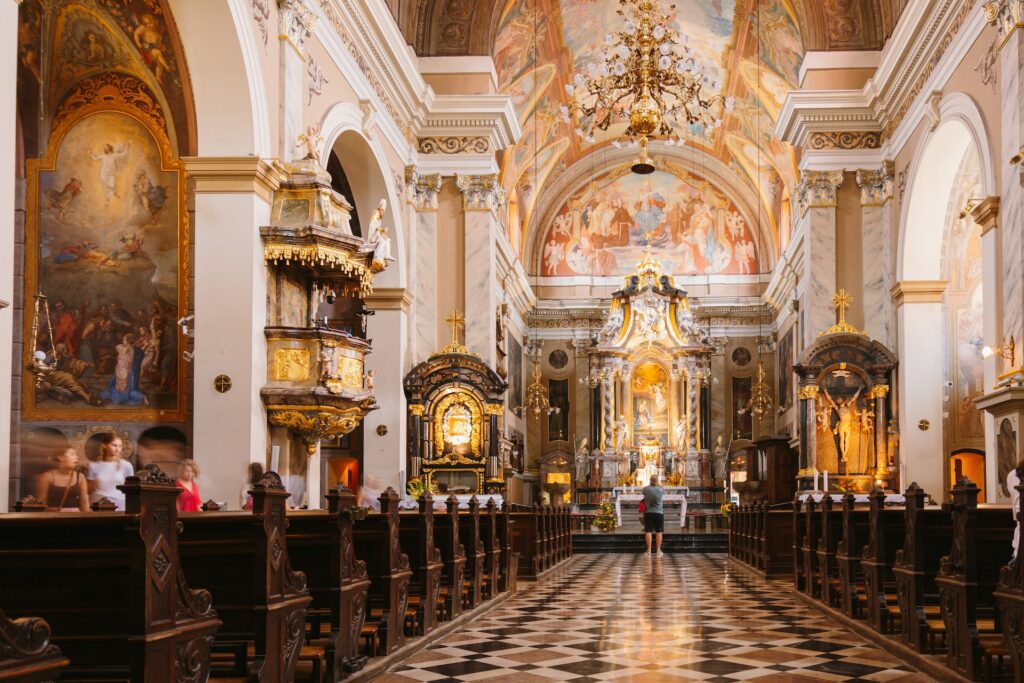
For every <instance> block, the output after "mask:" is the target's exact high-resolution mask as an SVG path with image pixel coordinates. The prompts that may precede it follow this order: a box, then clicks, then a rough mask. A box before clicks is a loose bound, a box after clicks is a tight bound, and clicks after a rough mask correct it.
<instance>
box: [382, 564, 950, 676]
mask: <svg viewBox="0 0 1024 683" xmlns="http://www.w3.org/2000/svg"><path fill="white" fill-rule="evenodd" d="M377 680H378V681H384V682H386V683H396V682H398V681H482V680H486V681H510V682H512V681H514V682H516V683H519V682H522V683H531V682H533V681H552V680H554V681H577V682H581V681H607V680H614V681H637V682H639V681H643V682H645V683H647V682H653V681H680V680H703V681H736V680H757V681H761V682H763V683H767V682H769V681H773V682H781V681H793V682H797V681H823V680H824V681H900V682H903V681H928V680H931V679H930V678H928V677H926V676H924V675H922V674H918V673H914V672H913V670H912V669H911V668H910V667H908V666H905V665H901V663H900V662H898V661H897V660H896V659H895V658H893V657H892V656H891V655H889V654H888V653H886V652H884V651H882V650H879V649H878V648H876V647H874V646H872V645H869V644H867V643H866V642H865V641H863V640H861V639H860V638H858V637H857V636H855V635H853V634H852V633H850V632H849V631H846V630H844V629H842V628H840V627H838V626H837V625H834V624H832V623H830V622H829V621H827V620H826V619H825V618H824V617H822V616H821V614H820V613H819V612H816V611H815V610H813V609H811V608H809V607H807V606H805V605H804V604H803V603H801V602H799V601H798V600H796V599H795V598H793V597H792V596H791V595H790V591H789V586H788V584H785V583H780V582H767V581H759V580H757V579H755V578H753V577H751V576H750V575H748V574H746V573H743V572H741V571H738V570H735V569H730V568H729V566H728V565H727V563H726V560H725V557H724V556H721V555H666V556H665V557H663V558H661V559H656V558H649V557H644V556H640V555H589V556H576V558H574V559H573V560H572V562H571V563H570V564H569V565H568V566H566V567H564V568H562V569H559V570H557V571H556V572H555V573H554V574H553V575H552V576H549V577H545V578H544V579H543V580H542V581H541V582H540V583H539V584H537V585H536V586H531V585H530V584H520V592H519V595H516V596H514V597H513V598H512V599H510V600H508V601H507V602H505V603H504V604H503V605H500V606H499V607H497V608H496V609H495V610H494V611H492V612H490V613H489V614H488V615H486V616H485V617H483V618H481V619H479V620H477V621H475V622H473V623H472V624H470V625H469V626H467V627H466V628H464V629H463V630H461V631H457V632H455V633H453V634H451V635H449V636H448V637H447V638H445V639H444V640H443V641H442V642H440V643H437V644H436V645H434V646H433V647H432V648H430V649H428V650H424V651H423V652H420V653H418V654H417V655H415V656H413V657H412V658H411V659H410V660H409V661H407V662H406V663H405V665H403V666H401V667H398V668H397V669H396V671H395V672H394V673H390V674H386V675H384V676H381V677H378V678H377Z"/></svg>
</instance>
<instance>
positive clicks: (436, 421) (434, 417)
mask: <svg viewBox="0 0 1024 683" xmlns="http://www.w3.org/2000/svg"><path fill="white" fill-rule="evenodd" d="M456 403H461V404H462V405H464V406H466V408H467V409H468V410H469V414H470V418H471V419H472V421H473V427H472V431H471V433H470V437H469V451H470V453H472V456H473V457H472V458H471V459H470V458H465V457H456V456H455V454H454V453H453V454H451V455H449V456H445V455H444V453H443V448H444V443H445V441H444V414H445V412H446V411H447V410H448V408H450V407H451V406H452V405H454V404H456ZM430 419H431V422H432V423H433V429H434V448H435V449H436V451H437V455H436V457H435V458H434V459H432V460H430V461H429V464H430V465H440V464H444V463H451V464H454V463H456V462H458V463H465V464H468V463H474V464H477V463H478V462H480V461H482V460H483V405H481V403H480V401H479V400H477V398H476V396H474V395H473V394H471V393H469V392H468V391H462V390H460V389H457V390H455V391H452V392H450V393H448V394H446V395H445V396H444V397H443V398H441V399H440V400H438V401H437V403H435V404H434V409H433V412H432V413H431V415H430Z"/></svg>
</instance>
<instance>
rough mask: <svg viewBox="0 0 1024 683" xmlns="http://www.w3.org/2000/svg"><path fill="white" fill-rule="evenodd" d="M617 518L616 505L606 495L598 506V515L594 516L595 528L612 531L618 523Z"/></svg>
mask: <svg viewBox="0 0 1024 683" xmlns="http://www.w3.org/2000/svg"><path fill="white" fill-rule="evenodd" d="M618 521H619V520H618V517H616V516H615V504H614V503H612V499H611V497H610V496H609V495H607V494H605V495H604V497H602V498H601V502H600V503H599V504H598V506H597V514H596V515H594V526H596V527H597V528H598V529H600V530H601V531H612V530H614V529H615V525H616V524H617V523H618Z"/></svg>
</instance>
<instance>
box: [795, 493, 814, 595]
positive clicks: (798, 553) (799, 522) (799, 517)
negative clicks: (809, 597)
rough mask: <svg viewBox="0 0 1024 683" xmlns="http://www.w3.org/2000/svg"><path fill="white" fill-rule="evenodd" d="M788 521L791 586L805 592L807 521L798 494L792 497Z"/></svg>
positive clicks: (806, 589)
mask: <svg viewBox="0 0 1024 683" xmlns="http://www.w3.org/2000/svg"><path fill="white" fill-rule="evenodd" d="M808 500H810V498H808ZM790 521H791V523H792V525H793V546H792V547H793V588H794V589H796V590H798V591H800V592H801V593H807V592H808V588H807V576H806V575H805V573H804V572H805V569H806V568H805V566H804V560H803V550H804V534H806V533H807V523H806V521H805V520H804V502H803V501H802V500H800V494H797V496H796V497H795V498H793V514H792V515H791V519H790Z"/></svg>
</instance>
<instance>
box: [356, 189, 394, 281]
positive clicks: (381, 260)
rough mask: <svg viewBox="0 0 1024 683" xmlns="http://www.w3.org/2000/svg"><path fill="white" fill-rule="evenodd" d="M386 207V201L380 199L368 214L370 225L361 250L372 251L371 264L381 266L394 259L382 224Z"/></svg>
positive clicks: (385, 229) (386, 230) (384, 226)
mask: <svg viewBox="0 0 1024 683" xmlns="http://www.w3.org/2000/svg"><path fill="white" fill-rule="evenodd" d="M387 208H388V201H387V200H386V199H381V200H380V204H378V205H377V208H376V209H374V210H373V213H372V214H370V226H369V228H368V229H367V236H366V242H365V243H364V244H363V247H362V251H363V252H371V251H372V252H373V265H374V266H376V267H377V268H383V267H385V266H386V265H387V262H388V261H394V260H395V259H394V257H392V256H391V238H390V237H388V228H387V226H386V225H384V211H385V210H387Z"/></svg>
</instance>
